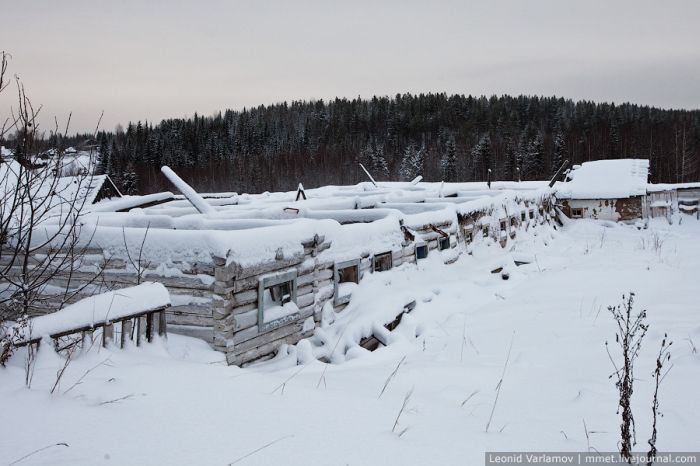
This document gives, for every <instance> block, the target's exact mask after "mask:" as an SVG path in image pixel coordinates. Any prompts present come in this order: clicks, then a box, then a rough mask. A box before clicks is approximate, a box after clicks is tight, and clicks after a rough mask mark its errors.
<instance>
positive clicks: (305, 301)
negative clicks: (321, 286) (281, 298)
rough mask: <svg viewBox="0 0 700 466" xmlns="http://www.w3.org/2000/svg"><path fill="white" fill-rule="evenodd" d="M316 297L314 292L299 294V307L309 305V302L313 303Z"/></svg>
mask: <svg viewBox="0 0 700 466" xmlns="http://www.w3.org/2000/svg"><path fill="white" fill-rule="evenodd" d="M314 299H315V295H314V294H313V293H310V294H305V295H303V296H297V301H296V302H297V307H299V308H302V307H306V306H308V305H309V304H313V302H314Z"/></svg>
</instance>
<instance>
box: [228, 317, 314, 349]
mask: <svg viewBox="0 0 700 466" xmlns="http://www.w3.org/2000/svg"><path fill="white" fill-rule="evenodd" d="M303 325H304V322H303V321H299V322H295V323H293V324H290V325H285V326H284V327H279V328H276V329H275V330H273V331H271V332H267V333H264V334H260V335H257V336H255V337H253V338H249V339H247V340H246V341H242V342H236V341H235V335H234V345H233V351H234V353H236V354H240V353H243V352H245V351H248V350H251V349H254V348H258V347H261V346H264V345H266V344H268V343H270V342H273V341H275V340H279V339H280V338H284V337H286V336H288V335H293V334H295V333H301V329H302V328H303Z"/></svg>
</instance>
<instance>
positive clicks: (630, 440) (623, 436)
mask: <svg viewBox="0 0 700 466" xmlns="http://www.w3.org/2000/svg"><path fill="white" fill-rule="evenodd" d="M633 306H634V293H632V292H630V294H629V296H628V297H625V296H624V295H623V296H622V304H621V305H620V304H618V305H617V306H609V307H608V311H610V313H611V314H612V316H613V318H614V319H615V322H616V323H617V333H616V334H615V342H616V343H617V344H618V346H619V348H620V353H621V358H622V364H621V365H620V366H619V367H618V365H617V364H615V361H614V359H613V357H612V355H611V354H610V350H609V348H608V342H607V341H606V342H605V347H606V350H607V352H608V356H609V357H610V361H611V362H612V364H613V367H614V368H615V372H614V373H613V374H612V375H611V376H610V378H613V377H615V386H616V387H617V390H618V395H619V400H618V405H619V406H618V407H619V409H618V411H617V412H618V414H620V415H621V416H622V422H621V424H620V444H619V449H620V455H621V456H622V458H623V459H624V460H626V461H628V462H629V461H630V460H631V458H632V447H633V446H634V445H635V444H636V443H637V442H636V430H635V424H634V414H633V413H632V393H633V392H634V363H635V361H636V360H637V357H638V356H639V351H640V350H641V346H642V340H643V339H644V336H645V335H646V333H647V330H648V328H649V326H648V325H647V324H646V323H645V320H646V316H647V311H646V310H642V311H640V312H638V313H634V312H633Z"/></svg>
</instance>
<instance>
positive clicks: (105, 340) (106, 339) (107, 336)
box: [102, 322, 114, 348]
mask: <svg viewBox="0 0 700 466" xmlns="http://www.w3.org/2000/svg"><path fill="white" fill-rule="evenodd" d="M113 340H114V325H112V323H111V322H110V323H108V324H105V325H104V327H102V346H103V347H104V348H106V347H107V345H109V343H110V342H111V341H113Z"/></svg>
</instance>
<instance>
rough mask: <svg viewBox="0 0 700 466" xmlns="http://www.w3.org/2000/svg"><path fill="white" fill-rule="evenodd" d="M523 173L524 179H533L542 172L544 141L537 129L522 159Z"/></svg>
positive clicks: (540, 175)
mask: <svg viewBox="0 0 700 466" xmlns="http://www.w3.org/2000/svg"><path fill="white" fill-rule="evenodd" d="M522 169H523V172H524V173H523V175H524V177H525V178H526V179H529V180H534V179H538V178H542V174H543V173H544V141H543V139H542V133H540V132H539V131H538V132H537V134H536V135H535V137H534V138H533V139H532V140H531V141H530V144H528V147H527V154H526V157H525V159H524V160H523V168H522Z"/></svg>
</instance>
